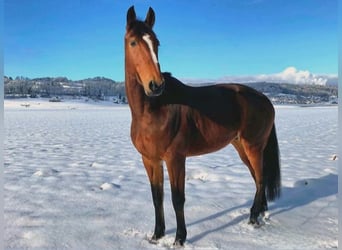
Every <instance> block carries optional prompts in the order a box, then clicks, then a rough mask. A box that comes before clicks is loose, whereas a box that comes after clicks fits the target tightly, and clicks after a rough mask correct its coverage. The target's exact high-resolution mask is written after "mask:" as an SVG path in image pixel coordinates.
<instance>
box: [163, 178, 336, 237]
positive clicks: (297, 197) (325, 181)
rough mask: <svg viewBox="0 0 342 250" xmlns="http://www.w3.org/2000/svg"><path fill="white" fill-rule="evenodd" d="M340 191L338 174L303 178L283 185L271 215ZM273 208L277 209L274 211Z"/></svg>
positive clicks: (243, 217) (243, 216) (242, 217)
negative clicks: (292, 183)
mask: <svg viewBox="0 0 342 250" xmlns="http://www.w3.org/2000/svg"><path fill="white" fill-rule="evenodd" d="M337 192H338V176H337V174H328V175H325V176H322V177H320V178H311V179H302V180H299V181H297V182H296V183H295V185H294V186H293V187H283V188H282V196H281V197H280V199H279V200H277V201H275V202H273V203H272V204H271V205H270V206H269V211H270V216H271V217H272V216H275V215H277V214H281V213H285V212H288V211H290V210H293V209H296V208H300V207H303V206H305V205H308V204H310V203H312V202H314V201H315V200H318V199H321V198H324V197H328V196H330V195H335V194H337ZM252 203H253V200H249V201H247V202H246V203H244V204H242V205H239V206H235V207H232V208H228V209H225V210H222V211H220V212H218V213H215V214H212V215H209V216H207V217H204V218H201V219H199V220H196V221H193V222H190V223H189V224H187V227H191V226H194V225H197V224H201V223H203V222H205V221H210V220H215V219H217V218H219V217H222V216H225V215H227V214H229V213H231V212H233V211H235V210H238V209H241V208H246V207H250V206H251V205H252ZM272 210H275V211H274V212H272ZM248 217H249V214H241V215H239V216H237V217H235V218H234V219H233V220H231V221H229V222H228V223H225V224H222V225H218V226H217V227H214V228H208V229H207V230H205V231H203V232H201V233H199V234H197V235H194V236H192V237H191V238H189V239H188V240H187V241H188V242H190V243H194V242H196V241H198V240H200V239H202V238H204V237H205V236H206V235H209V234H211V233H214V232H218V231H221V230H223V229H225V228H228V227H231V226H234V225H237V224H239V223H240V222H242V221H244V220H245V221H247V220H248ZM175 231H176V229H175V228H174V229H170V230H168V231H167V233H174V232H175Z"/></svg>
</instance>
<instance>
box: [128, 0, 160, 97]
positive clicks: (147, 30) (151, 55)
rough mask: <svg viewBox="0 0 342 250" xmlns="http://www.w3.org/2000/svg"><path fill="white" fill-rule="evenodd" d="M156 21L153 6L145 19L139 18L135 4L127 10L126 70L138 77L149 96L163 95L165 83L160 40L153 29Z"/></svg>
mask: <svg viewBox="0 0 342 250" xmlns="http://www.w3.org/2000/svg"><path fill="white" fill-rule="evenodd" d="M154 22H155V14H154V11H153V9H152V8H151V7H150V8H149V10H148V12H147V15H146V19H145V21H140V20H138V19H137V17H136V14H135V10H134V7H133V6H132V7H130V8H129V9H128V11H127V24H126V34H125V60H126V72H128V73H129V74H131V75H133V76H134V77H135V78H136V80H137V81H138V83H139V84H140V85H141V86H142V87H143V88H144V91H145V94H146V95H147V96H159V95H161V94H162V92H163V90H164V85H165V83H164V78H163V75H162V73H161V71H160V65H159V62H158V46H159V41H158V39H157V36H156V34H155V33H154V32H153V30H152V28H153V25H154ZM126 80H127V79H126Z"/></svg>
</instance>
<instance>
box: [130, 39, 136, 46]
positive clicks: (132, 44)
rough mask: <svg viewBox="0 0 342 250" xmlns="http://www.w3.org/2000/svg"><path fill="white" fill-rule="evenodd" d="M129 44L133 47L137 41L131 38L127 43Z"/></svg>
mask: <svg viewBox="0 0 342 250" xmlns="http://www.w3.org/2000/svg"><path fill="white" fill-rule="evenodd" d="M129 45H131V47H134V46H136V45H137V41H135V40H133V41H131V42H130V43H129Z"/></svg>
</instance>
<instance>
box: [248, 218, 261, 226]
mask: <svg viewBox="0 0 342 250" xmlns="http://www.w3.org/2000/svg"><path fill="white" fill-rule="evenodd" d="M248 224H250V225H253V226H259V225H260V222H259V220H258V219H257V218H250V219H249V222H248Z"/></svg>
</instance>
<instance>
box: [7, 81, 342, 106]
mask: <svg viewBox="0 0 342 250" xmlns="http://www.w3.org/2000/svg"><path fill="white" fill-rule="evenodd" d="M212 84H214V83H208V84H191V85H192V86H200V85H212ZM245 85H248V86H250V87H252V88H255V89H257V90H258V91H260V92H262V93H264V94H266V95H267V96H268V97H269V98H270V99H271V100H272V102H273V103H275V104H317V103H337V96H338V87H337V85H327V86H321V85H309V84H287V83H269V82H255V83H246V84H245ZM4 92H5V98H16V97H32V98H33V97H38V96H40V97H53V96H62V95H70V96H87V97H90V98H95V99H104V98H105V97H108V96H116V97H119V98H120V99H121V101H123V102H125V101H126V93H125V85H124V82H116V81H114V80H112V79H109V78H105V77H94V78H88V79H83V80H78V81H73V80H70V79H68V78H66V77H43V78H34V79H30V78H27V77H16V78H15V79H13V78H11V77H6V76H5V77H4Z"/></svg>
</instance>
